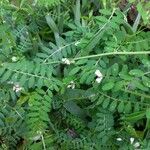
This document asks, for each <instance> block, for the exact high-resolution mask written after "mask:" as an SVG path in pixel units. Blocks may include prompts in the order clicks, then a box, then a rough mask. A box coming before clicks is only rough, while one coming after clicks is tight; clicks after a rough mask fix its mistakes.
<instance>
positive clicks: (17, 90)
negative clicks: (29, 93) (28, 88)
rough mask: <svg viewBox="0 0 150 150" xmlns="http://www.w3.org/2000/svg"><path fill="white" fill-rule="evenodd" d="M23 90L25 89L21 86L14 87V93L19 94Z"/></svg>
mask: <svg viewBox="0 0 150 150" xmlns="http://www.w3.org/2000/svg"><path fill="white" fill-rule="evenodd" d="M22 89H23V88H22V87H20V85H19V84H15V85H14V86H13V91H15V92H19V91H21V90H22Z"/></svg>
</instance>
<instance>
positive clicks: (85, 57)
mask: <svg viewBox="0 0 150 150" xmlns="http://www.w3.org/2000/svg"><path fill="white" fill-rule="evenodd" d="M148 54H150V51H140V52H110V53H101V54H97V55H88V56H82V57H77V58H73V59H72V58H70V60H71V61H76V60H80V59H88V58H96V57H103V56H111V55H148ZM61 62H62V61H52V62H48V63H45V64H57V63H61Z"/></svg>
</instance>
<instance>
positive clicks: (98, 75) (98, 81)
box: [95, 70, 103, 83]
mask: <svg viewBox="0 0 150 150" xmlns="http://www.w3.org/2000/svg"><path fill="white" fill-rule="evenodd" d="M95 75H96V77H97V78H96V82H97V83H101V81H102V79H103V75H102V73H101V72H100V70H96V71H95Z"/></svg>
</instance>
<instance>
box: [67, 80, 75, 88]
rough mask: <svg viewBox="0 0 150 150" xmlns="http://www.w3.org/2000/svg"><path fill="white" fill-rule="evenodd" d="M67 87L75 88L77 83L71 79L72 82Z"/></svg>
mask: <svg viewBox="0 0 150 150" xmlns="http://www.w3.org/2000/svg"><path fill="white" fill-rule="evenodd" d="M67 88H71V89H74V88H75V83H74V81H71V82H70V84H69V85H68V86H67Z"/></svg>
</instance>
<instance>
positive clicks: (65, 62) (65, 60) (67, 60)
mask: <svg viewBox="0 0 150 150" xmlns="http://www.w3.org/2000/svg"><path fill="white" fill-rule="evenodd" d="M62 62H63V63H64V64H67V65H70V64H71V62H70V60H69V59H67V58H62Z"/></svg>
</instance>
